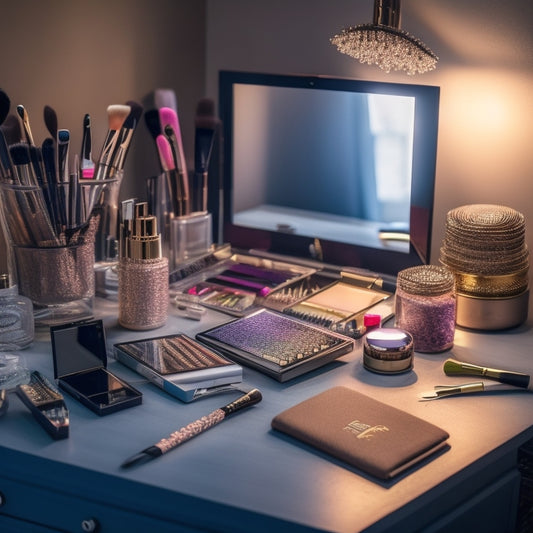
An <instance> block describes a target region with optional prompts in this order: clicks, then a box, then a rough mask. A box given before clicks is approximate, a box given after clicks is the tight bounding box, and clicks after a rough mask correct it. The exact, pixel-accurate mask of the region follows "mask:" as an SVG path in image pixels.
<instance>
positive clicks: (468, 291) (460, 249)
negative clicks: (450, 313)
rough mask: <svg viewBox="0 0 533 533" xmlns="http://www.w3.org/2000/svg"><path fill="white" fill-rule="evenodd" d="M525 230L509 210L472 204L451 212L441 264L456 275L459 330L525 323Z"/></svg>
mask: <svg viewBox="0 0 533 533" xmlns="http://www.w3.org/2000/svg"><path fill="white" fill-rule="evenodd" d="M525 229H526V228H525V218H524V216H523V215H522V214H521V213H519V212H518V211H515V210H514V209H511V208H509V207H505V206H500V205H488V204H474V205H466V206H462V207H458V208H456V209H453V210H451V211H449V212H448V215H447V218H446V231H445V236H444V241H443V244H442V248H441V252H440V261H441V263H442V264H444V265H446V266H447V267H449V268H450V269H451V270H452V271H453V273H454V275H455V280H456V290H457V317H456V323H457V325H459V326H463V327H466V328H472V329H480V330H498V329H506V328H511V327H515V326H518V325H520V324H522V323H523V322H524V321H525V320H526V319H527V314H528V304H529V289H528V283H529V250H528V248H527V245H526V243H525Z"/></svg>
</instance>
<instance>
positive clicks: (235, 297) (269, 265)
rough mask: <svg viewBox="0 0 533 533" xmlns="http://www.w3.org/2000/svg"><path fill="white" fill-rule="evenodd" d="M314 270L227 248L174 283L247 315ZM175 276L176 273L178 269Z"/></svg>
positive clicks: (204, 301)
mask: <svg viewBox="0 0 533 533" xmlns="http://www.w3.org/2000/svg"><path fill="white" fill-rule="evenodd" d="M190 268H191V269H193V267H190ZM313 272H314V269H312V268H309V267H302V266H300V265H296V264H291V263H289V262H285V261H279V260H272V259H267V258H261V257H254V256H250V255H246V254H241V253H234V252H232V251H231V250H230V249H229V248H226V249H225V250H224V249H222V250H220V251H219V252H218V255H217V256H216V259H215V260H214V261H211V262H210V264H209V266H207V267H206V268H203V267H202V264H201V263H199V268H198V271H196V272H194V273H192V274H188V275H184V276H183V278H184V279H182V280H180V281H178V282H176V283H172V285H171V287H172V290H173V291H175V292H181V293H184V294H188V295H191V296H195V297H197V298H198V301H199V302H200V303H201V304H202V305H204V306H205V307H209V308H212V309H216V310H218V311H223V312H225V313H227V314H230V315H233V316H243V315H244V314H247V313H250V312H252V311H254V310H257V309H258V308H260V307H261V306H262V304H263V302H264V300H265V299H266V298H267V297H268V296H269V295H270V294H272V293H274V292H276V291H278V290H283V288H285V287H287V286H289V285H291V284H293V283H296V282H298V281H300V280H302V279H304V278H306V277H307V276H309V275H310V274H312V273H313ZM173 276H174V278H175V277H176V272H174V273H173ZM179 277H180V278H181V277H182V276H181V275H180V276H179Z"/></svg>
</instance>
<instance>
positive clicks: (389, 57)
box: [331, 0, 439, 75]
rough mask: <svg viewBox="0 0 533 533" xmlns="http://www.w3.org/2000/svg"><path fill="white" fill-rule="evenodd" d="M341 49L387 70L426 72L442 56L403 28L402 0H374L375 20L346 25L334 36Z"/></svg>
mask: <svg viewBox="0 0 533 533" xmlns="http://www.w3.org/2000/svg"><path fill="white" fill-rule="evenodd" d="M331 43H332V44H333V45H335V46H336V47H337V49H338V50H339V52H342V53H343V54H347V55H349V56H351V57H354V58H355V59H358V60H359V61H360V62H361V63H366V64H368V65H377V66H378V67H379V68H381V69H383V70H384V71H385V72H390V71H391V70H403V71H405V72H407V74H411V75H412V74H422V73H424V72H427V71H429V70H433V69H434V68H435V66H436V64H437V61H438V60H439V58H438V57H437V56H436V55H435V54H434V53H433V52H432V51H431V50H430V49H429V48H428V47H427V46H426V45H425V44H424V43H423V42H422V41H420V40H419V39H417V38H416V37H413V36H412V35H410V34H409V33H407V32H406V31H403V30H401V29H400V0H374V21H373V22H372V24H360V25H359V26H351V27H349V28H344V29H343V30H342V31H341V33H339V34H338V35H335V36H334V37H332V38H331Z"/></svg>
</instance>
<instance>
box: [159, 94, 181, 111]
mask: <svg viewBox="0 0 533 533" xmlns="http://www.w3.org/2000/svg"><path fill="white" fill-rule="evenodd" d="M154 105H155V107H156V109H161V108H162V107H170V109H173V110H174V111H175V112H176V113H177V112H178V102H177V99H176V93H175V92H174V90H173V89H156V90H155V91H154Z"/></svg>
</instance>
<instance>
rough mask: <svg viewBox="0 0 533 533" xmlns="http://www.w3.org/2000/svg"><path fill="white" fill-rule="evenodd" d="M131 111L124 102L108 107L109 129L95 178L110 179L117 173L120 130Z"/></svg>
mask: <svg viewBox="0 0 533 533" xmlns="http://www.w3.org/2000/svg"><path fill="white" fill-rule="evenodd" d="M130 111H131V108H130V106H129V105H122V104H113V105H110V106H108V108H107V118H108V130H107V135H106V138H105V140H104V144H103V146H102V151H101V152H100V157H99V158H98V164H97V165H96V172H95V178H96V179H98V180H103V179H110V178H112V177H113V175H114V174H115V170H116V169H115V168H113V154H114V153H115V149H116V147H117V142H118V139H119V135H120V130H121V128H122V126H123V124H124V121H125V120H126V118H127V117H128V115H129V114H130Z"/></svg>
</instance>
